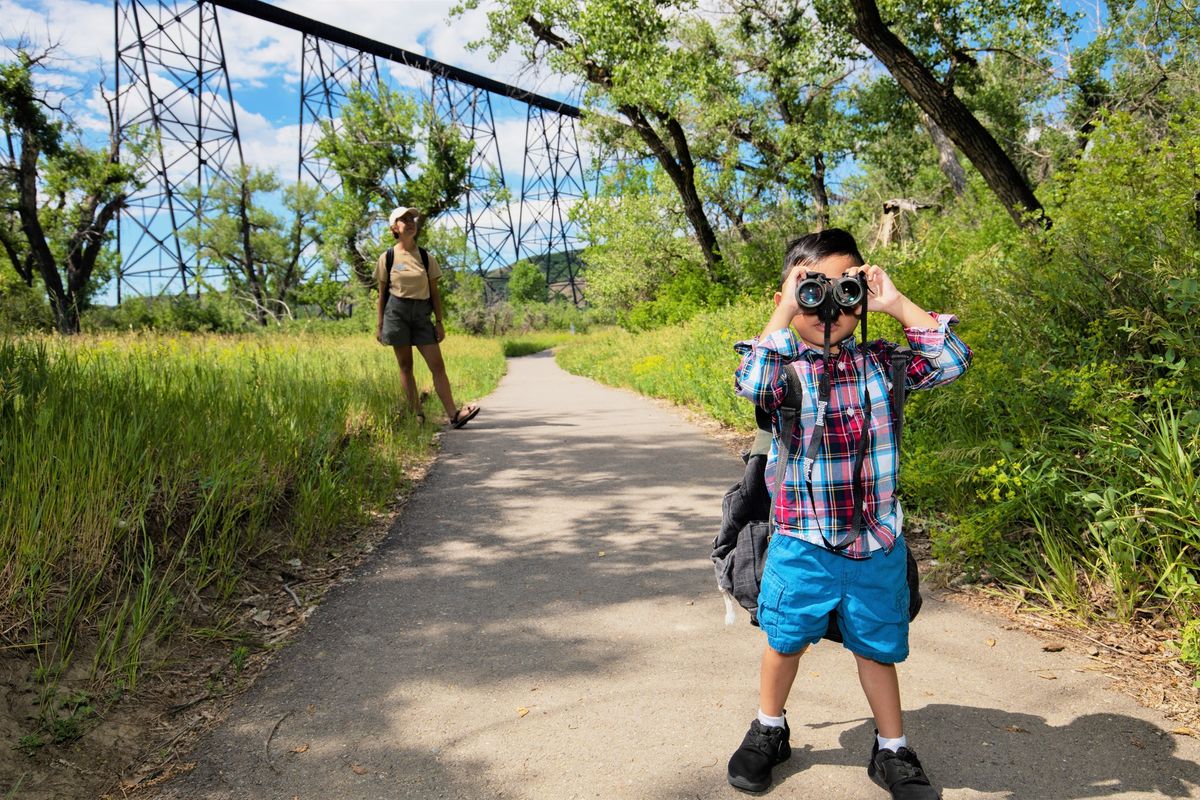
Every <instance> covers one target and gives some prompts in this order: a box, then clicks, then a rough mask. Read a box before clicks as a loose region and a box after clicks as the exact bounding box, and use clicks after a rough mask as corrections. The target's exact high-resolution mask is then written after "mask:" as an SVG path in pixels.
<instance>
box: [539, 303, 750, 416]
mask: <svg viewBox="0 0 1200 800" xmlns="http://www.w3.org/2000/svg"><path fill="white" fill-rule="evenodd" d="M764 309H766V306H765V305H764V304H763V303H761V302H760V303H757V304H755V303H741V304H737V305H731V306H728V307H726V308H722V309H718V310H715V311H709V312H705V313H703V314H700V315H698V316H696V317H693V318H692V319H691V320H689V321H688V322H685V323H683V324H682V325H678V326H673V327H667V328H656V329H654V330H649V331H644V332H641V333H637V334H634V333H629V332H628V331H625V330H620V329H615V328H610V329H605V330H602V331H597V332H593V333H589V334H586V335H584V336H577V337H575V338H574V339H572V340H571V341H569V342H566V343H565V344H563V345H562V346H561V347H560V348H559V350H558V353H557V360H558V363H559V365H560V366H562V368H563V369H565V370H567V371H568V372H572V373H574V374H576V375H583V376H584V377H587V378H592V379H593V380H597V381H600V382H601V383H607V384H609V385H610V386H624V387H628V388H630V389H634V390H636V391H638V392H640V393H642V394H645V395H648V396H650V397H661V398H663V399H666V400H670V401H671V402H673V403H677V404H678V405H681V406H687V407H690V408H693V409H696V410H698V411H702V412H703V413H705V414H707V415H709V416H710V417H712V418H713V419H715V420H717V421H719V422H721V423H723V424H725V425H728V426H730V427H733V428H737V429H739V430H750V429H752V428H753V426H754V410H753V408H752V407H751V405H750V404H749V403H748V402H746V401H745V400H742V399H739V398H738V397H737V396H735V395H734V393H733V371H734V370H735V369H736V368H737V365H738V358H737V354H736V353H734V352H733V345H734V344H735V343H736V342H738V341H740V340H742V339H749V338H750V337H752V336H756V335H757V334H758V332H759V331H760V330H762V327H763V325H764V324H765V322H766V319H767V317H768V316H769V314H768V313H767V312H766V311H765V310H764Z"/></svg>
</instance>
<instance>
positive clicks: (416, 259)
mask: <svg viewBox="0 0 1200 800" xmlns="http://www.w3.org/2000/svg"><path fill="white" fill-rule="evenodd" d="M392 250H393V251H395V253H396V258H395V260H394V261H393V262H392V276H391V282H390V285H389V287H388V291H389V292H390V293H391V294H393V295H395V296H396V297H404V298H408V299H410V300H428V299H429V281H430V280H431V279H436V278H439V277H441V275H442V268H441V267H439V266H438V263H437V259H436V258H434V257H433V253H429V275H428V277H426V275H425V267H424V266H423V265H422V264H421V254H420V253H419V252H416V251H414V252H412V253H410V252H408V251H407V250H405V249H404V248H403V247H402V246H400V245H399V244H397V245H396V246H394V247H393V248H392ZM426 252H429V251H426ZM386 268H387V251H386V250H385V251H384V252H382V253H380V254H379V261H378V262H377V263H376V264H375V283H377V284H381V283H383V282H384V274H383V272H384V270H385V269H386Z"/></svg>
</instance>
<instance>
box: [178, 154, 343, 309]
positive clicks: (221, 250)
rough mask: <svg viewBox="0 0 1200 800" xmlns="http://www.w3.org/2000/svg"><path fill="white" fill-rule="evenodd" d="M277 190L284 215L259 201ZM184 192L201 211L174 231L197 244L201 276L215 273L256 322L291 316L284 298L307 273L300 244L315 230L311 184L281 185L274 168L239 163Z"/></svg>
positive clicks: (289, 297) (289, 299) (291, 296)
mask: <svg viewBox="0 0 1200 800" xmlns="http://www.w3.org/2000/svg"><path fill="white" fill-rule="evenodd" d="M280 193H282V196H283V207H284V210H285V211H286V212H287V213H286V216H280V215H278V214H275V213H273V212H271V211H269V210H268V209H267V208H266V207H265V205H264V197H263V195H278V194H280ZM188 194H189V196H190V198H191V199H192V201H193V202H195V203H197V204H198V206H199V207H200V209H201V212H200V215H199V217H198V218H197V220H196V223H195V224H194V225H192V226H190V227H188V228H186V229H184V230H181V231H180V232H179V235H180V238H181V239H182V240H183V241H185V242H187V243H188V244H190V245H191V246H193V247H194V248H195V249H196V253H197V255H198V256H199V258H200V260H201V276H202V277H201V280H203V274H204V272H205V271H209V270H213V271H216V272H217V273H218V274H220V275H221V276H222V278H223V279H224V280H223V283H224V290H225V291H226V292H227V293H229V294H231V295H232V296H234V297H237V298H238V299H239V300H240V301H241V302H242V303H243V304H244V305H245V306H246V308H247V312H248V314H249V315H250V317H251V318H252V319H254V320H255V321H257V322H258V323H259V324H260V325H266V324H267V322H268V321H273V320H278V319H280V318H282V317H285V316H290V315H291V310H290V308H289V303H290V302H292V301H293V300H294V294H295V291H296V289H297V288H298V287H299V286H300V285H301V282H302V281H303V280H304V279H305V277H306V276H305V275H303V274H302V272H301V269H300V256H301V247H302V246H303V243H304V242H306V241H309V240H311V239H313V238H314V236H315V234H316V231H315V230H314V227H313V219H314V216H315V214H316V207H317V191H316V189H315V188H314V187H312V186H307V185H305V184H302V183H293V184H289V185H288V186H286V187H283V186H282V185H281V184H280V181H279V178H278V177H276V176H275V174H274V173H272V172H263V171H262V170H256V169H253V168H252V167H248V166H243V167H241V168H240V169H239V171H238V174H237V175H236V176H235V177H234V178H233V179H232V180H220V181H217V182H215V183H214V184H212V185H211V186H209V187H207V189H206V190H205V191H204V192H200V191H199V190H198V189H195V188H193V189H190V190H188ZM323 283H324V284H326V285H327V284H328V283H330V281H328V280H326V281H323ZM325 288H326V289H328V288H329V287H327V286H326V287H325ZM333 290H334V291H336V290H337V289H336V287H333ZM318 296H320V295H318Z"/></svg>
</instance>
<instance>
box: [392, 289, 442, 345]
mask: <svg viewBox="0 0 1200 800" xmlns="http://www.w3.org/2000/svg"><path fill="white" fill-rule="evenodd" d="M432 315H433V303H431V302H430V301H428V300H412V299H410V298H407V297H396V296H395V295H388V301H387V305H386V306H384V309H383V336H382V337H380V338H381V339H382V341H383V343H384V344H388V345H392V346H393V347H395V346H402V347H403V346H405V345H424V344H437V331H436V330H434V327H433V320H432V319H430V317H431V316H432Z"/></svg>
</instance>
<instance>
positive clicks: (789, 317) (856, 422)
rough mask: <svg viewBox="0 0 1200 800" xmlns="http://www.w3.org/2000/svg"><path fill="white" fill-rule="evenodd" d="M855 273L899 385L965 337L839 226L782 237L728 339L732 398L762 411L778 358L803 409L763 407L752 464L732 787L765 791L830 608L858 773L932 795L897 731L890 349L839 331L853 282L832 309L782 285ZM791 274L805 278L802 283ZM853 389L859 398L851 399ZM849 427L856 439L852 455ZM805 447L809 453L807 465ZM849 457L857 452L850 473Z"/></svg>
mask: <svg viewBox="0 0 1200 800" xmlns="http://www.w3.org/2000/svg"><path fill="white" fill-rule="evenodd" d="M860 273H862V275H863V276H864V277H865V279H866V288H867V298H868V302H867V306H868V308H870V309H871V310H872V311H878V312H882V313H884V314H888V315H890V316H892V317H894V318H895V319H896V320H898V321H899V322H900V323H901V324H902V325H903V326H904V332H905V335H906V336H907V338H908V342H909V345H910V346H911V348H912V360H911V361H910V362H909V365H908V371H907V376H906V384H907V388H908V389H909V390H915V389H928V388H932V387H934V386H941V385H943V384H946V383H949V382H950V381H952V380H954V379H955V378H957V377H958V376H959V375H961V374H962V373H963V372H964V371H965V370H966V369H967V367H968V366H969V365H970V362H971V351H970V349H969V348H968V347H967V346H966V344H964V343H963V342H962V340H960V339H959V338H958V337H957V336H955V335H954V333H953V332H952V331H951V330H950V325H951V323H954V322H957V319H955V318H954V317H953V316H949V315H933V314H929V313H927V312H925V311H923V310H921V308H920V307H918V306H917V305H916V304H915V303H913V302H912V301H911V300H909V299H908V298H907V297H905V296H904V295H903V294H901V293H900V291H899V290H897V289H896V287H895V285H894V284H893V283H892V281H891V279H890V278H888V276H887V274H886V273H885V272H884V271H883V270H882V269H880V268H879V267H876V266H867V265H865V264H864V262H863V259H862V256H861V255H859V252H858V246H857V245H856V244H855V242H854V238H853V237H852V236H851V235H850V234H849V233H847V232H846V231H843V230H838V229H836V228H835V229H830V230H826V231H821V232H820V233H810V234H808V235H806V236H802V237H800V238H799V239H797V240H795V241H794V242H792V243H791V245H790V246H789V247H788V251H787V255H786V256H785V258H784V270H783V288H782V290H781V291H780V292H779V293H777V294H776V295H775V312H774V313H773V314H772V315H771V319H770V321H769V322H768V323H767V325H766V327H765V328H763V331H762V334H761V335H760V336H759V337H758V338H757V339H755V340H752V341H747V342H740V343H738V344H737V345H736V350H737V351H738V353H739V354H741V356H742V362H741V365H740V366H739V367H738V370H737V373H736V375H735V382H736V386H737V392H738V394H740V395H741V396H742V397H745V398H748V399H749V400H751V401H753V402H754V403H755V404H756V405H758V406H759V407H761V408H763V409H765V410H767V411H769V412H775V411H776V410H777V409H778V408H779V406H780V404H781V403H782V402H783V399H784V395H785V392H786V386H787V384H786V380H787V379H786V376H785V372H784V365H785V364H789V363H790V364H792V365H793V366H794V367H795V369H796V372H797V374H798V375H799V378H800V381H801V384H802V386H803V408H802V413H801V414H800V415H799V419H798V420H797V425H796V430H795V431H794V432H788V431H781V430H780V429H779V426H780V423H779V416H778V415H777V414H776V415H774V416H773V418H772V419H773V426H774V428H775V431H774V433H775V437H774V442H773V443H772V446H771V454H770V457H769V458H768V461H767V466H766V476H767V485H768V487H769V489H770V490H771V492H772V503H773V506H774V519H775V532H774V535H773V536H772V537H771V542H770V545H769V547H768V551H767V552H768V556H767V561H766V567H765V569H764V571H763V576H762V584H761V590H760V592H759V606H758V619H759V624H760V625H761V627H762V629H763V631H764V632H765V633H766V634H767V647H766V649H765V650H764V652H763V657H762V665H761V668H760V673H759V711H758V716H757V718H756V719H755V720H754V721H753V722H751V723H750V730H749V732H748V733H747V734H746V737H745V739H744V741H743V742H742V746H741V747H739V748H738V749H737V751H736V752H735V753H734V754H733V757H732V758H731V759H730V760H729V782H730V784H732V785H733V786H734V787H736V788H738V789H743V790H746V791H751V792H761V791H765V790H766V789H767V788H768V787H769V786H770V785H771V770H772V768H773V767H774V766H775V765H776V764H779V763H780V762H782V761H785V760H787V759H788V758H789V757H790V756H791V746H790V743H789V741H788V740H789V735H790V730H789V728H788V724H787V719H786V718H785V716H784V704H785V702H786V701H787V697H788V693H789V691H790V690H791V687H792V683H793V681H794V680H795V678H796V670H797V667H798V665H799V661H800V656H801V655H803V653H804V651H805V650H806V649H807V648H808V646H809V645H810V644H814V643H815V642H817V641H819V640H820V639H821V638H822V636H823V635H824V634H825V631H826V629H827V627H828V625H829V619H830V614H831V613H833V612H836V618H837V624H838V626H839V628H840V630H841V633H842V637H843V640H844V645H845V647H846V648H847V649H848V650H850V652H851V653H853V654H854V659H855V661H856V662H857V666H858V677H859V682H860V683H861V684H862V688H863V693H864V694H865V695H866V698H867V702H868V704H869V705H870V707H871V713H872V715H873V716H874V718H875V726H876V738H875V741H874V743H873V745H872V748H871V757H870V761H869V763H868V765H867V774H868V775H869V776H870V777H871V779H872V780H874V781H875V782H876V783H878V784H879V785H880V786H883V787H884V788H886V789H887V790H888V791H890V792H891V795H892V797H893V798H895V799H896V800H937V798H938V797H939V795H938V793H937V791H935V790H934V788H933V787H932V786H931V785H930V783H929V780H928V778H926V776H925V772H924V769H923V768H922V767H921V762H920V761H918V760H917V756H916V753H914V752H913V751H912V750H911V749H909V747H908V741H907V738H906V737H905V735H904V728H903V725H902V722H901V713H900V688H899V683H898V681H897V677H896V666H895V665H896V664H897V663H898V662H901V661H903V660H904V659H905V658H906V657H907V656H908V581H907V571H906V555H905V552H906V551H905V546H904V542H903V541H902V540H901V538H900V537H901V535H902V530H901V525H902V522H903V514H902V513H901V510H900V504H899V502H898V501H897V500H896V498H895V496H894V490H895V486H896V478H897V473H898V459H899V455H900V454H899V453H898V452H897V450H896V442H895V431H894V426H893V420H892V415H891V395H890V388H891V357H892V353H893V352H894V351H895V349H896V347H897V345H896V344H894V343H892V342H887V341H882V340H880V341H874V342H870V343H862V344H860V343H856V342H855V341H854V329H855V326H856V325H857V324H858V323H859V318H860V316H861V314H862V313H863V312H862V306H861V305H858V306H857V307H854V308H849V309H847V308H846V307H845V306H849V305H852V304H851V303H850V302H849V300H850V299H852V297H851V295H852V294H853V292H852V291H851V293H850V295H843V300H844V301H845V302H843V304H842V306H836V305H834V304H827V305H826V306H825V309H824V312H823V313H819V310H818V309H810V308H805V307H802V306H801V303H800V301H799V300H798V299H797V296H796V292H797V288H798V286H799V287H800V288H801V289H802V291H805V292H807V296H806V300H808V301H811V300H812V299H813V293H812V290H813V288H814V285H817V284H819V285H822V286H825V287H827V288H829V289H830V291H832V290H833V283H832V282H837V281H839V280H840V279H841V278H843V277H844V276H849V277H855V276H858V275H859V274H860ZM819 276H823V277H824V279H827V280H828V282H826V281H823V280H822V278H821V277H819ZM806 278H810V279H815V280H816V284H814V283H808V284H804V285H803V286H801V284H802V283H803V282H804V281H805V279H806ZM849 283H850V286H849V287H848V289H849V290H853V289H854V286H853V281H851V282H849ZM859 285H860V286H861V284H859ZM818 294H819V293H818ZM826 341H828V342H829V375H828V379H829V383H828V386H827V387H826V399H827V406H826V408H825V415H824V418H823V422H824V426H823V431H821V432H819V433H818V434H817V436H813V431H814V427H815V426H816V425H817V421H818V412H817V409H818V403H819V401H820V400H821V399H822V397H821V386H820V382H821V376H822V374H823V373H824V372H825V369H826V366H825V357H824V347H825V343H826ZM864 364H865V366H864ZM868 397H869V399H870V405H869V408H864V406H865V405H866V399H867V398H868ZM864 412H865V413H864ZM864 417H865V418H866V422H865V423H864ZM781 435H790V436H791V448H790V453H789V457H788V463H787V466H786V470H785V474H784V477H783V481H782V487H781V489H780V490H779V491H776V487H775V481H774V476H775V462H776V460H777V458H778V455H779V442H780V439H779V437H780V436H781ZM864 436H865V437H867V440H866V443H865V451H860V449H859V447H860V442H861V440H862V438H863V437H864ZM814 453H815V456H813V454H814ZM806 456H813V460H812V462H811V463H810V464H808V465H807V466H808V469H807V470H806V469H805V466H806V463H805V458H806ZM856 462H859V463H861V467H860V470H859V480H857V481H856V480H855V479H854V476H855V472H856V470H855V468H854V467H855V464H856ZM856 507H857V508H858V509H859V510H858V513H855V512H856ZM855 520H858V521H859V524H858V525H857V526H855V524H854V521H855ZM855 527H857V530H855V529H854V528H855Z"/></svg>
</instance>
